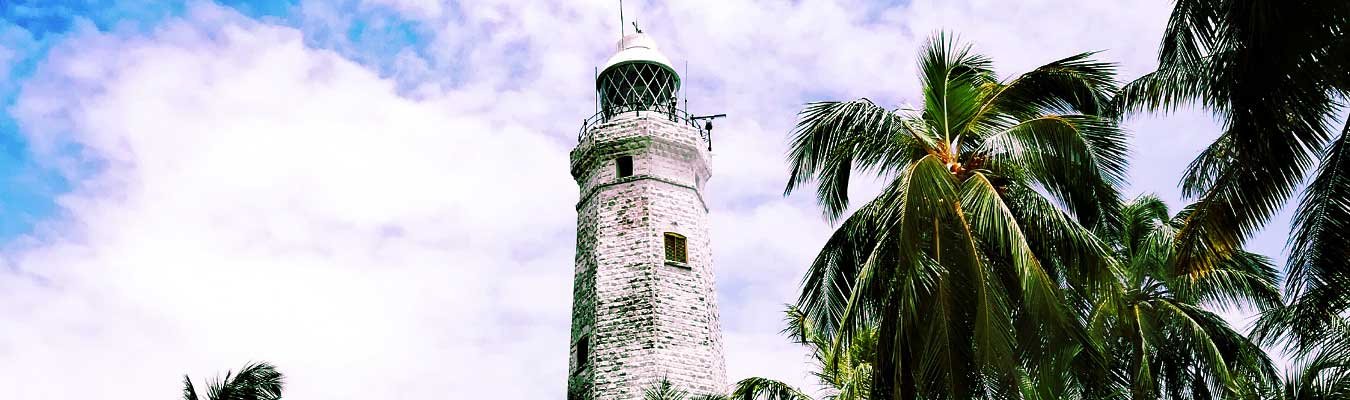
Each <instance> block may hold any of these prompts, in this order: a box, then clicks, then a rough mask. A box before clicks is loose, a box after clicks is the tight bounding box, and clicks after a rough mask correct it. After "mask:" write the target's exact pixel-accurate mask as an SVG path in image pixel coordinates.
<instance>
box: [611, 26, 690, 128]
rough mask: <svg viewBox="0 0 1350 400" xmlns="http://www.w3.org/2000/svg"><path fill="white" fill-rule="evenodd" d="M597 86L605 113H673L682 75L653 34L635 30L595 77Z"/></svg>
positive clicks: (620, 42) (623, 40)
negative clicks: (663, 51)
mask: <svg viewBox="0 0 1350 400" xmlns="http://www.w3.org/2000/svg"><path fill="white" fill-rule="evenodd" d="M595 90H596V91H597V92H598V94H599V98H600V111H601V112H602V113H603V114H604V115H606V116H613V115H615V114H620V113H623V112H628V111H659V112H666V113H671V114H674V113H675V112H676V104H675V103H676V99H677V97H678V93H679V90H680V75H679V74H677V73H675V69H674V68H671V66H670V59H668V58H666V56H665V55H664V54H661V51H660V50H659V49H657V47H656V42H655V41H653V40H652V39H651V37H649V36H647V35H646V34H642V33H634V34H630V35H627V36H624V37H623V39H622V40H620V41H619V49H618V52H617V53H615V54H614V55H613V56H612V57H610V58H609V61H606V62H605V67H604V69H602V70H601V71H600V76H599V77H597V78H596V82H595Z"/></svg>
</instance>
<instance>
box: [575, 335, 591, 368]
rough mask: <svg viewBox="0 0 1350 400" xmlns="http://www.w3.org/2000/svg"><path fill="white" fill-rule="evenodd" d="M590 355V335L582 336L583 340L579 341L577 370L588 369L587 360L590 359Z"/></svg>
mask: <svg viewBox="0 0 1350 400" xmlns="http://www.w3.org/2000/svg"><path fill="white" fill-rule="evenodd" d="M590 356H591V341H590V337H588V336H582V337H581V340H578V341H577V372H581V370H584V369H586V360H589V359H590Z"/></svg>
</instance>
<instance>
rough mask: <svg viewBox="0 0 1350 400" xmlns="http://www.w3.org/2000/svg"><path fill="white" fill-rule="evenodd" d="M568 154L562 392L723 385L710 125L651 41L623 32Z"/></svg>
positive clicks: (614, 393) (697, 391) (701, 389)
mask: <svg viewBox="0 0 1350 400" xmlns="http://www.w3.org/2000/svg"><path fill="white" fill-rule="evenodd" d="M599 71H600V72H599V74H598V75H597V77H596V81H595V90H596V95H597V96H596V97H597V99H598V110H597V112H596V113H595V115H593V116H591V117H589V118H587V119H586V120H585V121H584V123H583V124H582V127H581V131H580V133H579V135H578V137H577V146H576V148H575V149H573V150H572V153H571V172H572V177H573V178H574V179H575V180H576V183H577V186H578V187H579V188H580V191H579V199H578V201H577V205H576V209H577V253H576V265H575V271H574V273H575V275H574V278H573V289H572V332H571V341H570V344H569V347H570V348H569V357H568V366H569V367H568V374H569V377H568V384H567V385H568V397H569V399H593V400H630V399H640V398H642V395H643V390H645V389H646V388H648V387H652V386H653V385H656V384H658V383H659V382H660V381H662V380H663V379H664V380H667V381H669V382H670V383H671V384H672V385H673V386H674V387H675V388H678V389H680V390H684V391H686V392H688V393H690V394H693V395H701V394H714V393H725V390H726V389H727V385H726V367H725V361H724V356H723V351H722V333H721V327H720V323H719V321H718V311H717V293H716V285H715V283H714V282H715V280H714V277H713V275H714V274H713V272H714V270H713V262H712V261H713V260H712V250H711V240H710V239H709V237H708V202H707V198H706V191H705V188H706V185H707V183H708V178H709V177H711V175H712V172H711V170H710V169H709V153H710V151H711V125H710V124H706V123H704V122H702V121H701V120H700V119H699V117H694V116H691V115H690V114H688V113H687V111H686V110H682V109H680V107H679V102H678V94H679V93H680V91H679V88H680V83H681V82H680V75H679V74H678V73H676V71H675V69H674V68H672V64H671V62H670V60H669V59H668V58H666V56H665V55H664V54H662V53H661V51H660V49H659V48H658V47H657V45H656V42H655V41H653V40H652V38H651V37H649V36H647V35H646V34H644V33H642V32H641V31H638V32H637V33H633V34H629V35H625V36H623V38H622V39H621V40H620V41H619V43H618V46H617V49H616V52H615V53H614V55H613V56H611V57H610V58H609V60H608V61H606V62H605V64H604V66H603V67H601V68H600V69H599Z"/></svg>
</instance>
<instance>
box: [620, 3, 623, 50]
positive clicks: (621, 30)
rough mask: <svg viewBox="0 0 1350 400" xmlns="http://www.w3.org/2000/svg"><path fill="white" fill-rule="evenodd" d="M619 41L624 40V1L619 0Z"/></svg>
mask: <svg viewBox="0 0 1350 400" xmlns="http://www.w3.org/2000/svg"><path fill="white" fill-rule="evenodd" d="M619 40H623V0H619Z"/></svg>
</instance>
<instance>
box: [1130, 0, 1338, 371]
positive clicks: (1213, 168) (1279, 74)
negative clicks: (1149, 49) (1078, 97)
mask: <svg viewBox="0 0 1350 400" xmlns="http://www.w3.org/2000/svg"><path fill="white" fill-rule="evenodd" d="M1347 29H1350V2H1347V1H1344V0H1176V5H1175V8H1174V9H1173V11H1172V15H1171V19H1170V20H1169V21H1168V24H1167V28H1166V32H1165V34H1164V37H1163V40H1162V45H1161V49H1160V52H1159V65H1158V69H1157V70H1156V71H1154V72H1152V73H1149V74H1147V75H1145V76H1143V77H1141V78H1139V79H1138V80H1136V81H1134V82H1132V83H1130V84H1129V85H1126V86H1125V87H1124V88H1123V90H1122V92H1121V95H1120V97H1119V98H1118V100H1117V101H1118V104H1119V110H1120V111H1121V112H1134V111H1139V110H1154V111H1171V110H1174V109H1176V108H1177V107H1179V106H1182V105H1186V104H1197V105H1199V106H1201V107H1203V108H1204V109H1205V110H1207V111H1209V112H1210V113H1212V114H1213V115H1215V116H1216V117H1218V119H1219V120H1220V121H1221V122H1222V126H1223V131H1222V133H1221V134H1220V136H1219V138H1218V139H1217V140H1215V141H1214V143H1213V144H1211V145H1210V146H1209V147H1208V148H1206V149H1205V150H1204V151H1203V152H1202V153H1201V154H1200V155H1199V156H1198V157H1197V158H1196V159H1195V160H1194V161H1193V162H1192V163H1191V165H1190V166H1189V167H1188V168H1187V171H1186V173H1185V175H1184V178H1183V181H1182V189H1183V193H1184V194H1185V195H1186V196H1188V197H1192V198H1194V199H1196V204H1195V207H1194V212H1192V213H1191V215H1190V218H1191V219H1192V220H1194V221H1195V222H1194V223H1189V224H1187V227H1186V228H1185V229H1183V230H1182V231H1181V232H1179V237H1178V240H1177V245H1178V246H1180V249H1179V253H1178V256H1179V257H1181V258H1182V259H1194V262H1181V263H1177V264H1176V265H1177V266H1178V267H1180V268H1186V269H1187V270H1186V271H1183V272H1192V271H1193V270H1195V269H1205V268H1210V267H1211V266H1212V265H1210V264H1209V263H1207V262H1205V261H1204V260H1217V259H1222V258H1224V257H1223V256H1222V254H1223V253H1226V252H1230V251H1237V249H1240V248H1241V245H1242V242H1243V241H1244V240H1245V239H1246V238H1248V237H1250V236H1251V235H1252V234H1253V233H1254V232H1256V231H1257V230H1259V229H1260V228H1261V226H1262V225H1263V224H1264V223H1265V222H1266V221H1267V220H1268V219H1269V218H1270V217H1271V216H1272V215H1273V214H1274V213H1275V212H1276V211H1277V210H1279V209H1280V207H1281V206H1282V205H1283V204H1284V202H1285V201H1286V200H1287V199H1288V198H1289V197H1290V196H1292V195H1293V194H1294V193H1295V191H1296V189H1297V187H1298V186H1299V184H1300V183H1301V182H1302V181H1303V178H1304V177H1305V175H1307V174H1309V173H1312V176H1313V178H1312V181H1311V182H1310V183H1309V186H1308V188H1307V190H1306V191H1305V192H1304V193H1303V195H1302V200H1301V201H1300V202H1299V206H1298V209H1297V211H1295V216H1294V221H1293V222H1294V223H1293V227H1292V232H1291V234H1290V240H1289V244H1290V248H1291V250H1292V251H1291V254H1292V256H1291V257H1290V260H1289V263H1288V274H1287V278H1286V282H1285V285H1286V290H1287V292H1288V293H1289V294H1290V296H1291V297H1292V298H1293V299H1294V304H1293V307H1291V308H1290V310H1288V311H1287V312H1284V313H1280V314H1279V315H1278V317H1279V318H1275V319H1274V320H1269V321H1266V323H1265V324H1264V326H1263V327H1261V328H1259V329H1258V333H1260V334H1261V335H1262V336H1265V337H1274V336H1278V334H1279V333H1283V332H1284V331H1285V330H1292V333H1293V334H1294V336H1295V339H1296V344H1297V346H1295V347H1297V348H1298V349H1299V350H1300V351H1305V350H1307V349H1309V348H1310V346H1313V344H1314V343H1315V340H1314V339H1315V338H1317V337H1321V336H1325V332H1326V330H1327V329H1329V326H1330V325H1333V324H1334V323H1333V322H1332V321H1333V320H1335V319H1338V318H1340V316H1342V315H1344V312H1345V311H1346V310H1350V294H1348V293H1350V292H1347V291H1344V290H1341V288H1344V287H1345V286H1346V285H1347V284H1350V267H1347V264H1346V263H1345V262H1344V260H1345V259H1346V256H1347V255H1350V254H1347V251H1350V250H1348V249H1350V235H1345V234H1343V233H1342V232H1346V231H1347V228H1350V206H1347V204H1350V162H1346V160H1345V158H1346V157H1347V154H1345V152H1346V151H1350V149H1347V148H1346V147H1347V146H1350V144H1347V141H1350V122H1344V121H1340V120H1339V119H1336V115H1338V113H1339V112H1340V110H1342V108H1341V107H1340V105H1341V104H1342V103H1343V102H1344V100H1345V98H1346V94H1347V92H1350V39H1347V35H1346V33H1347V32H1346V31H1347ZM1337 132H1339V134H1336V133H1337ZM1319 155H1320V160H1319V159H1318V157H1319ZM1314 166H1316V167H1314ZM1213 253H1217V254H1219V256H1214V255H1213Z"/></svg>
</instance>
